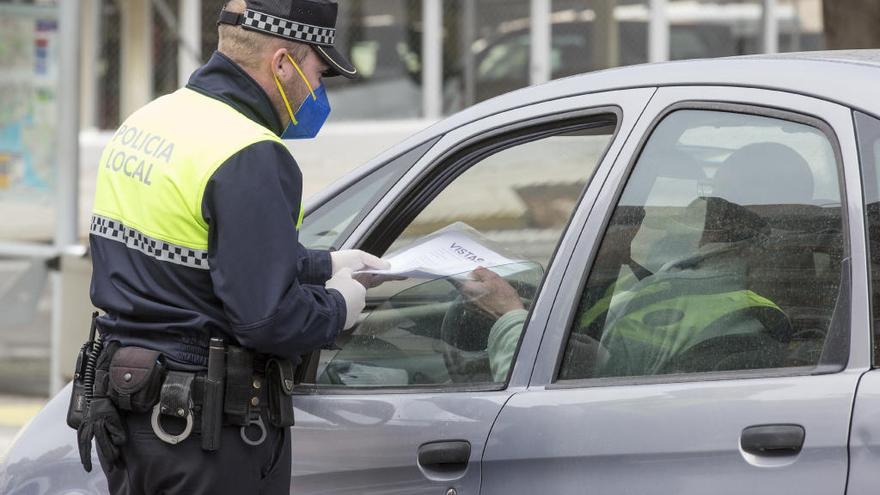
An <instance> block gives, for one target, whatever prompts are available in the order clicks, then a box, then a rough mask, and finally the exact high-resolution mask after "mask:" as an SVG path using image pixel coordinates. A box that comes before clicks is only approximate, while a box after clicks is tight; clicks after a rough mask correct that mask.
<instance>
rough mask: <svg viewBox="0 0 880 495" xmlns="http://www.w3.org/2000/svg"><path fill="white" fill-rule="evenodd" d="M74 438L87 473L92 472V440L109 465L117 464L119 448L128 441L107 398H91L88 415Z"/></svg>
mask: <svg viewBox="0 0 880 495" xmlns="http://www.w3.org/2000/svg"><path fill="white" fill-rule="evenodd" d="M76 436H77V443H78V444H79V460H80V462H82V465H83V467H84V468H85V469H86V472H89V473H91V472H92V438H94V439H95V443H96V444H97V445H98V452H99V453H100V454H101V456H102V457H103V458H104V461H105V462H107V463H108V464H110V465H115V464H118V463H119V461H120V460H121V456H120V452H119V447H120V446H122V445H125V442H126V441H127V440H128V437H127V436H126V434H125V425H123V424H122V418H120V417H119V412H118V411H117V410H116V406H115V405H113V403H112V402H111V401H110V398H109V397H93V398H92V402H91V403H90V405H89V411H88V414H86V417H85V418H84V420H83V423H82V424H81V425H80V426H79V429H77V431H76Z"/></svg>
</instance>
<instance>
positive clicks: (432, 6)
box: [422, 0, 443, 120]
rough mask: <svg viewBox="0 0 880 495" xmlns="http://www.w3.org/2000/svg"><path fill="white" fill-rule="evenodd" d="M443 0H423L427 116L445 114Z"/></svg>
mask: <svg viewBox="0 0 880 495" xmlns="http://www.w3.org/2000/svg"><path fill="white" fill-rule="evenodd" d="M441 1H442V0H422V108H423V111H424V113H425V118H426V119H429V120H437V119H439V118H440V117H441V115H442V114H443V10H442V6H441Z"/></svg>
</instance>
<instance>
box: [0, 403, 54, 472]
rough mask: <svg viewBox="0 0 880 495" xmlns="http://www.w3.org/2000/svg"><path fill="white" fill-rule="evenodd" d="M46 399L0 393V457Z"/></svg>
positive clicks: (0, 457)
mask: <svg viewBox="0 0 880 495" xmlns="http://www.w3.org/2000/svg"><path fill="white" fill-rule="evenodd" d="M46 401H47V399H41V398H34V397H27V396H17V395H0V459H2V458H3V456H4V455H5V454H6V450H7V449H9V447H10V446H11V445H12V440H13V439H14V438H15V435H16V434H18V431H19V430H21V428H22V427H23V426H24V425H26V424H27V422H28V421H30V420H31V418H33V417H34V416H35V415H36V414H37V413H38V412H39V411H40V409H42V408H43V406H44V405H46Z"/></svg>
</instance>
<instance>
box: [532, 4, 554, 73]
mask: <svg viewBox="0 0 880 495" xmlns="http://www.w3.org/2000/svg"><path fill="white" fill-rule="evenodd" d="M531 2H532V3H531V36H532V43H531V45H532V46H531V56H530V57H529V84H533V85H534V84H541V83H545V82H547V81H549V80H550V77H551V76H552V67H550V54H551V50H552V46H553V45H552V43H553V39H552V35H553V34H552V30H551V26H550V14H551V12H552V7H551V5H550V0H531Z"/></svg>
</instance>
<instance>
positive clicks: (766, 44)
mask: <svg viewBox="0 0 880 495" xmlns="http://www.w3.org/2000/svg"><path fill="white" fill-rule="evenodd" d="M776 7H777V2H776V0H764V13H763V16H762V21H763V22H762V29H761V35H762V38H763V43H762V45H761V46H762V47H763V49H764V53H778V52H779V20H778V19H779V17H778V16H777V15H776Z"/></svg>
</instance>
